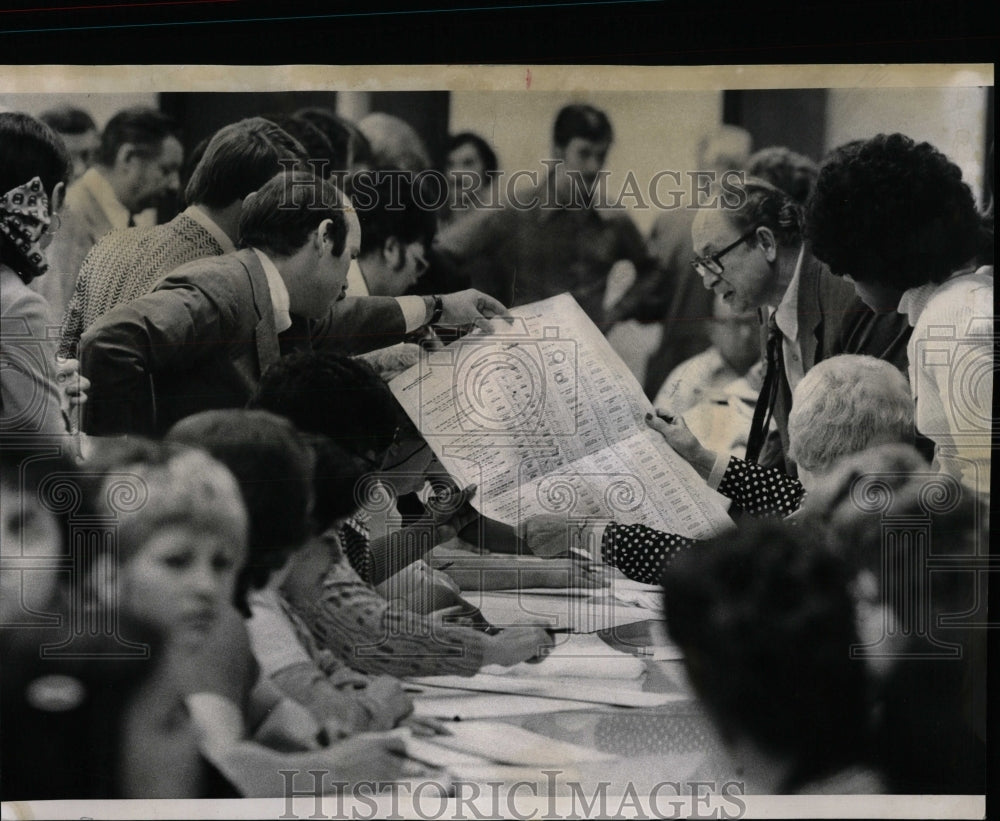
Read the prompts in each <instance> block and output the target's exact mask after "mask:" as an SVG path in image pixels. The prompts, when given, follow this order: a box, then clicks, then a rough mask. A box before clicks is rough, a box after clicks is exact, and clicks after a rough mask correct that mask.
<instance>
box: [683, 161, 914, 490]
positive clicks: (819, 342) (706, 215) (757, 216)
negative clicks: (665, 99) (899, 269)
mask: <svg viewBox="0 0 1000 821" xmlns="http://www.w3.org/2000/svg"><path fill="white" fill-rule="evenodd" d="M734 190H737V191H738V192H739V196H738V197H734V198H733V200H732V202H731V203H729V205H730V207H728V208H727V207H722V208H718V209H707V210H703V211H700V212H699V213H698V215H697V216H696V218H695V222H694V225H693V226H692V229H691V236H692V240H693V243H694V250H695V253H696V254H697V255H698V256H697V257H696V259H695V263H696V264H695V267H696V269H697V270H698V273H699V274H701V276H702V280H703V284H704V285H705V287H706V288H709V289H711V290H713V291H715V292H716V293H717V294H719V295H720V296H721V297H722V298H723V300H724V301H726V302H727V303H728V304H729V305H730V306H731V307H732V308H733V309H734V310H736V311H738V312H743V311H748V310H752V309H754V308H756V309H758V310H759V312H760V314H761V319H762V327H761V332H762V343H763V346H764V349H765V361H767V338H768V337H769V336H771V337H773V338H774V340H775V343H774V349H775V354H776V359H775V358H772V361H771V362H769V363H768V364H767V367H768V369H769V370H770V371H771V372H772V376H771V379H768V378H767V376H765V384H764V388H763V390H762V391H761V396H760V398H759V399H758V403H757V405H758V407H757V411H756V413H755V422H757V424H756V425H755V427H756V428H757V430H758V436H757V437H755V436H754V430H751V437H750V439H751V441H750V444H749V445H748V449H747V458H748V459H751V460H753V461H757V462H759V463H760V464H762V465H765V466H768V467H772V466H783V467H784V468H785V470H786V471H788V473H789V475H792V476H794V475H795V465H794V462H792V461H791V460H790V459H788V458H787V452H788V413H789V411H790V410H791V404H792V399H791V397H792V391H794V389H795V386H796V385H798V383H799V381H800V380H801V379H802V377H803V376H804V375H805V374H806V372H808V371H809V369H810V368H812V367H813V366H814V365H815V364H816V363H817V362H820V361H821V360H823V359H825V358H827V357H829V356H832V355H833V354H836V353H858V354H868V355H871V356H876V357H878V358H880V359H887V360H888V361H891V362H893V364H895V365H896V366H897V367H901V368H902V367H905V363H903V362H899V361H898V353H899V346H898V344H897V342H898V339H897V338H898V328H897V327H896V326H898V325H900V324H901V318H900V317H898V316H886V317H876V316H875V315H874V314H872V313H871V312H870V311H867V312H866V309H865V308H864V306H863V305H860V303H859V302H858V301H857V299H856V298H855V295H854V293H853V289H852V288H851V287H850V286H849V285H848V284H847V283H845V282H844V281H842V280H840V279H839V278H838V277H835V276H833V275H832V274H831V273H830V272H829V270H827V268H826V267H825V266H824V265H823V263H821V262H820V261H819V260H817V259H816V258H815V257H814V256H813V255H812V253H811V251H810V250H809V247H808V243H806V242H805V240H804V237H803V232H802V209H801V206H799V205H798V204H797V203H796V202H795V201H794V200H793V199H792V198H791V197H790V196H789V195H788V194H786V193H785V192H783V191H781V190H780V189H778V188H776V187H775V186H773V185H771V184H770V183H767V182H765V181H763V180H758V179H755V178H748V179H747V180H746V183H745V184H744V185H743V186H738V187H734ZM725 205H726V203H723V206H725ZM775 361H776V362H777V363H778V367H774V362H775ZM768 414H770V415H772V416H773V420H774V423H775V428H776V429H777V434H778V436H777V438H773V437H772V438H771V439H770V440H768V441H766V442H763V441H762V440H761V438H760V436H759V434H760V433H762V432H763V431H765V430H766V429H767V428H766V421H767V416H768ZM761 422H763V423H764V424H763V425H762V424H760V423H761ZM755 438H756V440H757V441H756V445H757V447H755Z"/></svg>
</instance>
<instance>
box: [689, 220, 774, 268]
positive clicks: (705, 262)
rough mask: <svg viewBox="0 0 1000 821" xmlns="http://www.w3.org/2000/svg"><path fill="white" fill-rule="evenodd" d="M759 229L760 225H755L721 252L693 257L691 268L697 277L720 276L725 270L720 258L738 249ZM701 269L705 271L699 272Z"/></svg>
mask: <svg viewBox="0 0 1000 821" xmlns="http://www.w3.org/2000/svg"><path fill="white" fill-rule="evenodd" d="M760 227H761V226H760V225H755V226H754V227H753V228H751V229H750V230H749V231H747V232H746V233H745V234H743V235H742V236H741V237H740V238H739V239H737V240H736V241H735V242H733V243H732V244H731V245H727V246H726V247H725V248H723V249H722V250H721V251H716V252H715V253H714V254H711V255H709V256H707V257H700V256H699V257H695V258H694V259H692V260H691V267H692V268H694V269H695V271H697V272H698V275H699V276H702V277H705V276H709V275H711V276H716V277H717V276H721V275H722V274H723V273H724V272H725V270H726V268H725V266H724V265H723V264H722V262H721V260H722V258H723V257H724V256H725V255H726V254H728V253H729V252H730V251H732V250H733V249H734V248H737V247H739V246H740V245H742V244H743V243H744V242H746V241H747V240H748V239H750V237H752V236H753V235H754V234H756V233H757V229H758V228H760ZM709 263H712V264H714V265H716V266H717V267H718V269H719V270H718V271H716V270H714V269H713V268H712V267H711V266H710V265H709ZM702 268H705V271H702V270H701V269H702Z"/></svg>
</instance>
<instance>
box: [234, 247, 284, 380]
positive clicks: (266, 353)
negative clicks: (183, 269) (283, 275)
mask: <svg viewBox="0 0 1000 821" xmlns="http://www.w3.org/2000/svg"><path fill="white" fill-rule="evenodd" d="M236 259H238V260H239V261H240V263H241V264H242V265H243V267H244V268H246V270H247V274H248V275H249V279H250V290H251V293H252V298H253V305H254V310H255V311H256V312H257V324H256V326H255V327H254V343H255V344H256V347H257V362H258V367H259V368H260V373H263V372H264V371H265V370H266V369H267V367H268V365H270V364H271V363H273V362H276V361H277V360H278V357H279V356H280V352H279V351H278V331H277V329H276V327H275V325H274V306H273V304H272V303H271V290H270V289H269V288H268V287H267V274H265V273H264V268H263V267H262V266H261V264H260V260H259V259H258V258H257V254H255V253H254V252H253V250H252V249H250V248H246V249H244V250H242V251H238V252H237V254H236Z"/></svg>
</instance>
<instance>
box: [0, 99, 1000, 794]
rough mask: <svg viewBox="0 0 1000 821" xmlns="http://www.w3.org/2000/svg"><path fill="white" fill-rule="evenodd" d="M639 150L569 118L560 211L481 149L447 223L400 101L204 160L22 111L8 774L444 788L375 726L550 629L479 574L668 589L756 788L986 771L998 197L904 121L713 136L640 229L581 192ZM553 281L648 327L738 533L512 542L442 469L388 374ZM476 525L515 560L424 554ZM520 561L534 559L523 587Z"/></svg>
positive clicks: (8, 125) (209, 146) (8, 272)
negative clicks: (829, 137) (430, 684)
mask: <svg viewBox="0 0 1000 821" xmlns="http://www.w3.org/2000/svg"><path fill="white" fill-rule="evenodd" d="M613 135H614V132H613V129H612V125H611V122H610V120H609V118H608V117H607V115H606V114H605V113H604V112H602V111H600V110H598V109H596V108H594V107H592V106H588V105H570V106H566V107H564V108H563V109H562V110H560V111H559V112H558V114H557V116H556V118H555V123H554V128H553V134H552V157H551V159H552V162H550V163H548V164H547V166H546V167H547V168H548V169H549V171H548V174H547V175H546V177H545V178H544V179H543V181H542V182H541V184H540V185H539V186H538V189H537V190H536V191H535V192H533V193H534V196H533V197H531V198H530V202H531V203H532V204H531V206H530V207H521V205H519V204H518V203H515V202H509V201H501V202H500V203H499V205H491V207H481V206H482V204H483V203H486V202H489V203H494V204H495V203H496V200H497V196H495V192H493V189H492V187H494V186H495V185H496V178H497V176H498V173H499V169H500V163H499V160H498V158H497V155H496V153H495V152H494V150H493V149H492V147H491V146H490V145H489V143H488V142H487V141H486V140H484V139H483V138H482V137H481V136H479V135H477V134H474V133H471V132H463V133H460V134H456V135H454V136H452V137H450V138H449V139H448V140H446V141H444V143H445V144H446V146H447V154H446V156H444V157H441V158H440V161H441V162H440V164H439V167H440V168H441V169H443V170H444V171H445V178H446V179H447V180H448V181H449V184H450V186H451V188H450V191H451V193H452V194H453V196H451V197H450V198H449V202H448V203H447V205H446V206H445V207H444V208H441V209H437V210H433V209H430V208H428V207H427V206H426V201H427V196H425V195H424V194H425V192H424V191H423V190H422V189H421V188H420V187H419V185H418V182H419V181H420V179H421V174H420V172H423V171H428V170H431V169H433V168H434V167H435V166H434V164H433V160H432V158H431V157H430V155H429V153H428V151H427V149H426V147H425V145H424V144H423V142H422V141H421V138H420V136H419V135H418V134H417V133H416V132H415V131H414V130H413V129H412V128H411V127H410V126H408V125H407V124H406V123H405V122H403V121H402V120H399V119H398V118H394V117H390V116H389V115H385V114H372V115H369V116H368V117H365V118H364V119H363V120H361V121H360V122H358V123H353V122H350V121H348V120H346V119H344V118H343V117H340V116H339V115H337V114H336V113H334V112H333V111H330V110H327V109H323V108H308V109H302V110H300V111H298V112H295V113H294V114H276V113H275V114H268V115H265V116H255V117H250V118H247V119H243V120H240V121H238V122H234V123H231V124H229V125H226V126H224V127H222V128H221V129H219V130H218V131H216V132H215V133H214V134H212V135H211V136H210V137H208V138H206V139H205V140H203V141H201V142H200V143H199V144H198V145H196V146H194V147H192V149H191V150H190V152H188V153H187V154H185V148H186V147H185V143H184V140H183V134H182V132H181V130H180V129H179V127H178V125H177V123H175V122H174V121H173V120H171V119H170V118H169V117H167V116H166V115H165V114H163V113H161V112H159V111H157V110H155V109H149V108H130V109H126V110H123V111H121V112H119V113H118V114H116V115H115V116H113V117H112V118H111V119H110V120H109V121H108V122H107V123H106V124H105V125H104V127H103V129H98V128H97V126H96V125H95V123H94V121H93V120H92V119H91V118H90V117H89V115H87V114H86V112H83V111H80V110H77V109H58V110H53V111H50V112H46V113H45V114H44V115H42V116H40V117H38V118H36V117H33V116H30V115H28V114H26V113H21V112H0V284H2V292H0V293H2V349H0V358H2V371H0V388H2V394H0V399H2V406H0V439H2V447H0V467H2V473H0V480H2V493H3V505H2V508H3V510H2V525H3V531H2V535H3V541H2V559H0V580H2V599H0V615H2V619H0V650H2V664H3V678H2V681H0V696H2V726H3V728H4V729H3V733H4V737H5V743H4V744H3V747H2V757H3V766H2V772H3V776H2V782H0V790H2V793H3V798H4V799H5V800H7V799H24V798H88V797H90V798H107V797H142V798H146V797H181V798H199V797H232V796H245V797H255V796H280V795H282V794H283V789H284V788H285V786H286V785H285V782H284V779H283V776H282V775H281V772H282V771H288V770H294V771H302V772H308V771H313V770H321V771H323V772H329V773H330V774H331V775H332V776H334V778H333V782H335V783H346V784H351V783H354V782H358V781H361V780H364V781H391V780H393V779H397V778H401V777H404V776H407V775H410V776H414V777H428V776H430V775H433V774H434V773H435V771H434V770H433V769H430V768H428V767H427V766H425V765H421V764H418V763H417V762H415V761H413V760H410V759H408V758H407V757H406V755H405V747H404V745H403V742H402V740H401V736H400V734H398V733H389V732H387V731H390V730H393V728H397V727H407V728H409V730H410V731H411V732H412V733H416V734H430V735H432V734H439V733H443V732H447V731H446V729H445V728H443V727H442V726H441V725H439V724H437V723H435V722H433V721H427V720H419V719H416V718H414V717H413V716H412V711H413V704H412V700H411V698H410V696H409V695H408V694H407V692H406V691H405V690H404V687H403V685H402V683H401V679H403V678H405V677H407V676H424V675H437V674H456V675H462V676H471V675H474V674H476V673H477V672H478V671H480V670H481V669H482V668H484V667H487V666H490V665H501V666H506V667H510V666H512V665H515V664H518V663H520V662H522V661H526V660H536V659H539V658H541V657H544V656H545V654H546V653H547V651H548V650H549V649H550V648H551V647H552V645H553V636H552V634H551V633H550V632H548V631H546V630H545V629H543V628H542V627H536V626H515V627H511V626H507V627H497V626H494V625H492V624H490V623H489V622H488V621H487V619H485V618H484V616H483V614H482V613H481V612H479V610H478V609H477V608H476V607H474V606H473V605H471V604H470V603H469V602H468V601H467V600H466V598H464V597H463V595H462V593H463V589H465V590H469V589H473V588H476V587H479V586H487V587H488V586H509V587H517V586H518V585H521V586H527V587H550V588H553V589H558V588H566V587H570V588H579V587H593V588H599V587H601V586H602V585H607V584H608V580H609V577H610V574H611V572H612V571H611V569H612V568H614V569H615V571H614V572H618V573H622V574H624V575H625V576H626V577H628V578H631V579H633V580H636V581H640V582H646V583H649V584H655V585H661V584H662V591H663V602H664V616H665V619H666V626H667V630H668V633H669V635H670V637H671V639H672V640H673V641H674V642H675V643H676V644H677V646H678V647H679V648H680V649H681V651H682V652H683V654H684V660H685V667H686V669H687V672H688V674H689V679H690V683H691V686H692V688H693V691H694V693H695V694H696V695H697V697H698V698H699V699H700V700H701V702H702V703H703V705H704V706H705V709H706V711H707V713H708V714H709V715H710V716H711V718H712V720H713V721H714V722H715V725H716V727H717V729H718V730H719V733H720V736H721V737H722V738H723V740H724V741H725V742H726V744H727V745H728V747H729V749H730V752H731V754H732V756H733V758H734V760H736V761H738V762H741V766H742V767H743V769H742V770H741V773H742V774H743V775H744V776H745V778H746V780H747V782H748V783H749V784H751V785H752V787H753V789H755V791H757V792H764V793H768V792H813V791H822V792H841V793H843V792H861V791H866V792H898V793H917V792H934V793H937V792H940V793H974V792H980V791H982V790H983V789H984V786H985V757H984V755H985V754H984V739H985V698H986V691H985V643H984V642H985V631H984V630H983V629H979V628H980V627H981V625H982V624H983V623H984V621H985V620H984V618H983V617H982V613H981V612H980V610H981V609H982V606H983V601H984V594H983V586H984V584H985V582H986V579H987V576H988V574H987V573H986V572H985V569H984V568H985V565H983V566H982V567H980V566H979V565H977V564H976V561H977V560H978V559H981V558H982V556H984V555H985V553H986V547H985V546H986V545H987V544H988V524H989V515H988V511H989V499H990V477H991V474H990V466H991V455H992V454H991V450H992V441H993V440H992V390H993V389H992V371H993V349H994V341H993V213H992V202H991V203H990V205H989V206H988V207H986V208H979V207H977V204H976V202H975V200H974V197H973V194H972V191H971V189H970V187H969V185H968V184H967V182H966V181H964V180H963V179H962V173H961V171H960V169H959V168H958V166H957V165H955V164H954V163H953V162H951V161H950V160H949V159H948V158H947V157H946V156H945V155H944V154H943V153H941V152H940V151H939V150H937V149H936V148H935V147H934V146H932V145H930V144H928V143H926V142H916V141H914V140H912V139H910V138H909V137H907V136H905V135H903V134H878V135H875V136H872V137H871V138H869V139H864V140H856V141H853V142H851V143H848V144H846V145H842V146H838V147H835V148H834V149H833V150H831V151H830V152H829V153H828V154H827V155H826V156H825V157H823V158H822V159H821V161H820V162H815V161H813V160H811V159H809V158H807V157H804V156H802V155H799V154H796V153H795V152H792V151H790V150H789V149H787V148H783V147H770V148H767V149H764V150H761V151H758V152H756V153H751V152H750V147H751V146H750V142H749V135H747V134H746V133H745V132H742V131H741V130H740V129H735V128H732V127H727V128H724V129H722V130H721V131H720V132H719V134H717V135H714V136H712V137H711V138H708V139H706V140H705V141H704V142H703V143H702V145H701V146H700V147H699V152H698V153H699V157H700V160H699V161H700V162H702V163H703V168H705V169H710V170H713V171H714V172H718V175H719V176H720V177H721V175H722V174H737V176H736V177H734V178H728V179H727V181H726V188H725V190H726V191H727V192H729V193H732V194H735V201H734V202H732V203H731V205H730V206H728V207H712V208H705V207H703V208H683V209H678V210H675V211H672V212H669V213H665V214H664V215H663V216H662V217H661V218H660V219H659V220H658V221H657V223H656V225H655V226H654V228H653V232H652V234H651V236H650V237H649V238H648V239H646V238H643V236H642V235H641V234H640V232H639V230H638V229H637V227H636V226H635V224H634V223H633V222H632V221H631V219H630V218H629V217H628V216H626V215H625V214H623V213H622V212H621V211H614V212H613V213H611V214H608V213H606V211H605V209H602V208H600V207H597V206H596V205H595V204H594V203H593V202H592V201H589V200H588V198H587V194H588V191H592V187H593V183H594V181H595V180H596V179H597V177H598V175H599V173H600V171H601V169H602V166H603V165H604V162H605V159H606V157H607V155H608V152H609V151H610V150H611V147H612V144H613ZM986 178H987V179H989V172H988V173H987V174H986ZM400 180H403V184H400ZM414 180H417V181H418V182H413V181H414ZM424 182H426V180H424ZM420 184H423V183H420ZM181 190H183V200H184V210H182V211H180V212H179V213H176V214H174V215H172V216H171V218H169V219H166V220H165V221H161V218H162V217H163V216H164V215H163V213H162V211H163V201H162V198H163V197H164V196H165V195H170V196H173V195H177V194H179V192H180V191H181ZM718 190H720V189H716V188H712V189H710V191H709V193H711V192H713V191H714V192H718ZM501 200H502V198H501ZM526 201H527V200H526ZM553 202H556V203H558V204H557V205H556V206H554V207H553V206H551V205H547V203H548V204H551V203H553ZM623 261H626V262H628V263H629V264H630V266H631V270H632V274H633V277H632V280H631V283H630V285H629V286H628V287H627V288H625V289H623V291H622V292H621V293H618V294H617V295H613V294H612V290H613V289H611V287H610V286H609V277H610V275H611V273H612V269H613V268H614V266H615V265H617V264H620V263H622V262H623ZM562 292H569V293H570V294H572V295H573V296H574V297H575V298H576V300H577V301H578V302H579V304H580V305H581V307H582V308H583V309H584V311H585V312H586V313H587V314H588V315H589V316H590V317H591V319H593V321H594V322H595V323H596V324H597V325H598V327H600V328H601V329H602V330H608V329H609V328H610V327H612V326H613V325H614V324H615V323H617V322H621V321H624V320H628V319H637V320H639V321H642V322H658V323H661V324H662V326H663V337H662V339H663V344H662V345H661V348H660V350H659V351H657V352H656V353H654V355H653V358H652V360H651V366H650V371H649V373H650V375H651V376H654V375H655V378H654V381H653V383H649V382H647V384H646V385H645V389H646V392H647V393H648V395H649V396H650V397H654V398H655V403H654V404H655V407H656V410H655V412H653V413H648V414H646V418H645V419H644V420H643V419H637V420H635V421H636V423H637V424H638V425H646V426H648V427H650V428H652V429H653V430H655V431H656V432H658V433H659V434H660V435H661V436H662V437H663V439H664V440H665V442H666V443H667V444H668V445H669V446H670V448H671V449H672V450H673V451H675V453H676V454H677V455H678V456H679V457H680V458H682V459H683V460H685V461H687V462H688V463H689V464H690V465H691V466H692V467H693V468H694V471H695V472H696V473H697V474H698V476H699V477H700V480H703V481H704V482H705V483H706V484H707V485H708V486H709V487H711V488H714V489H716V490H717V491H718V492H719V493H720V494H722V495H723V496H725V497H727V498H728V499H729V500H730V504H731V506H730V508H729V512H730V514H731V516H732V519H733V522H734V525H733V531H732V532H729V533H727V534H726V535H725V536H723V537H719V538H716V539H712V540H709V541H698V540H694V539H691V538H687V537H685V536H682V535H679V534H672V533H665V532H661V531H657V530H654V529H652V528H650V527H648V526H646V525H645V524H643V523H642V522H639V521H627V522H616V521H611V522H593V523H588V524H587V525H585V526H581V527H574V528H568V527H567V522H566V521H565V519H560V518H559V517H556V516H538V517H534V518H532V519H529V520H528V521H526V522H521V523H520V526H519V527H510V526H507V525H502V524H500V523H498V522H494V521H491V520H489V519H486V518H484V517H483V516H481V515H480V514H479V513H478V512H477V511H476V509H475V508H474V507H473V505H472V501H473V500H474V499H475V496H476V493H477V488H476V487H475V486H470V487H464V488H463V487H459V486H457V485H456V483H455V482H454V481H453V480H452V478H451V477H450V476H449V475H448V473H447V471H446V470H445V469H444V467H443V466H442V464H441V463H440V462H439V461H438V460H437V459H436V458H435V455H434V453H433V451H432V449H431V448H430V447H429V446H428V444H427V443H426V442H425V441H424V439H423V438H422V436H421V434H420V431H419V429H418V428H417V426H416V425H415V424H414V422H413V420H410V419H409V418H408V417H407V416H406V414H405V413H404V411H403V410H402V408H401V407H400V406H399V404H398V403H397V402H396V400H395V398H394V397H393V395H392V392H391V391H390V389H389V387H388V386H387V382H388V381H389V380H390V379H392V378H393V377H394V376H395V375H397V374H398V373H400V372H401V371H403V370H404V369H406V368H408V367H410V366H412V365H414V364H415V363H417V362H418V361H419V359H420V357H422V356H424V355H425V352H426V351H428V350H435V349H440V348H441V347H442V346H444V345H446V344H447V343H448V342H449V341H451V340H453V339H456V338H458V337H460V336H462V335H463V334H466V333H470V332H473V331H475V330H479V331H483V332H487V333H489V332H491V331H492V330H493V323H494V321H495V320H497V319H499V320H501V321H503V319H504V318H505V317H506V316H507V311H508V308H510V307H513V306H517V305H522V304H526V303H530V302H534V301H536V300H539V299H544V298H546V297H549V296H554V295H556V294H559V293H562ZM56 329H58V332H54V331H56ZM379 493H383V494H384V493H388V494H390V497H391V499H392V500H393V502H394V506H393V509H392V515H391V516H388V517H383V519H382V520H378V521H373V517H372V512H371V509H372V505H370V504H368V503H369V502H370V501H371V497H372V494H376V495H378V494H379ZM386 509H387V508H386ZM376 518H377V517H376ZM892 528H896V530H895V531H893V535H891V537H890V536H887V535H886V534H887V532H888V531H889V530H891V529H892ZM914 528H916V530H914ZM456 543H459V544H461V545H465V546H467V547H468V548H469V549H470V550H476V551H480V552H482V551H487V552H490V553H493V554H496V556H497V557H499V558H498V561H497V564H496V565H495V567H496V569H497V571H496V572H494V573H492V574H490V576H489V577H488V578H489V581H487V576H485V575H480V576H478V577H477V576H476V574H474V573H467V572H462V571H461V568H460V567H456V568H454V570H453V571H452V572H451V573H449V572H448V570H447V569H445V570H442V569H435V568H433V567H432V566H431V564H430V563H429V562H428V558H429V556H430V554H431V551H432V550H433V549H434V548H435V547H438V546H440V545H445V544H456ZM518 553H527V554H532V555H534V556H538V557H542V558H543V559H544V561H542V562H538V563H536V564H534V565H532V567H531V568H530V569H519V570H518V571H517V572H512V573H510V574H507V575H506V576H505V575H504V573H503V572H502V571H503V567H504V564H505V562H508V560H511V561H512V560H513V557H512V556H511V555H510V554H518ZM932 559H933V560H936V561H937V562H938V565H933V561H931V560H932ZM949 562H951V564H949ZM932 565H933V567H937V568H938V570H937V572H932V569H933V568H932ZM942 568H943V569H942ZM948 568H951V569H950V570H949V569H948ZM67 620H69V621H70V622H72V625H73V628H74V629H73V630H71V631H70V634H69V638H67V631H66V629H65V625H66V623H67ZM95 625H97V628H95V627H94V626H95ZM956 649H957V652H956ZM43 650H44V652H42V651H43ZM12 738H17V739H18V741H17V743H10V742H11V739H12ZM330 789H334V787H330Z"/></svg>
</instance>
